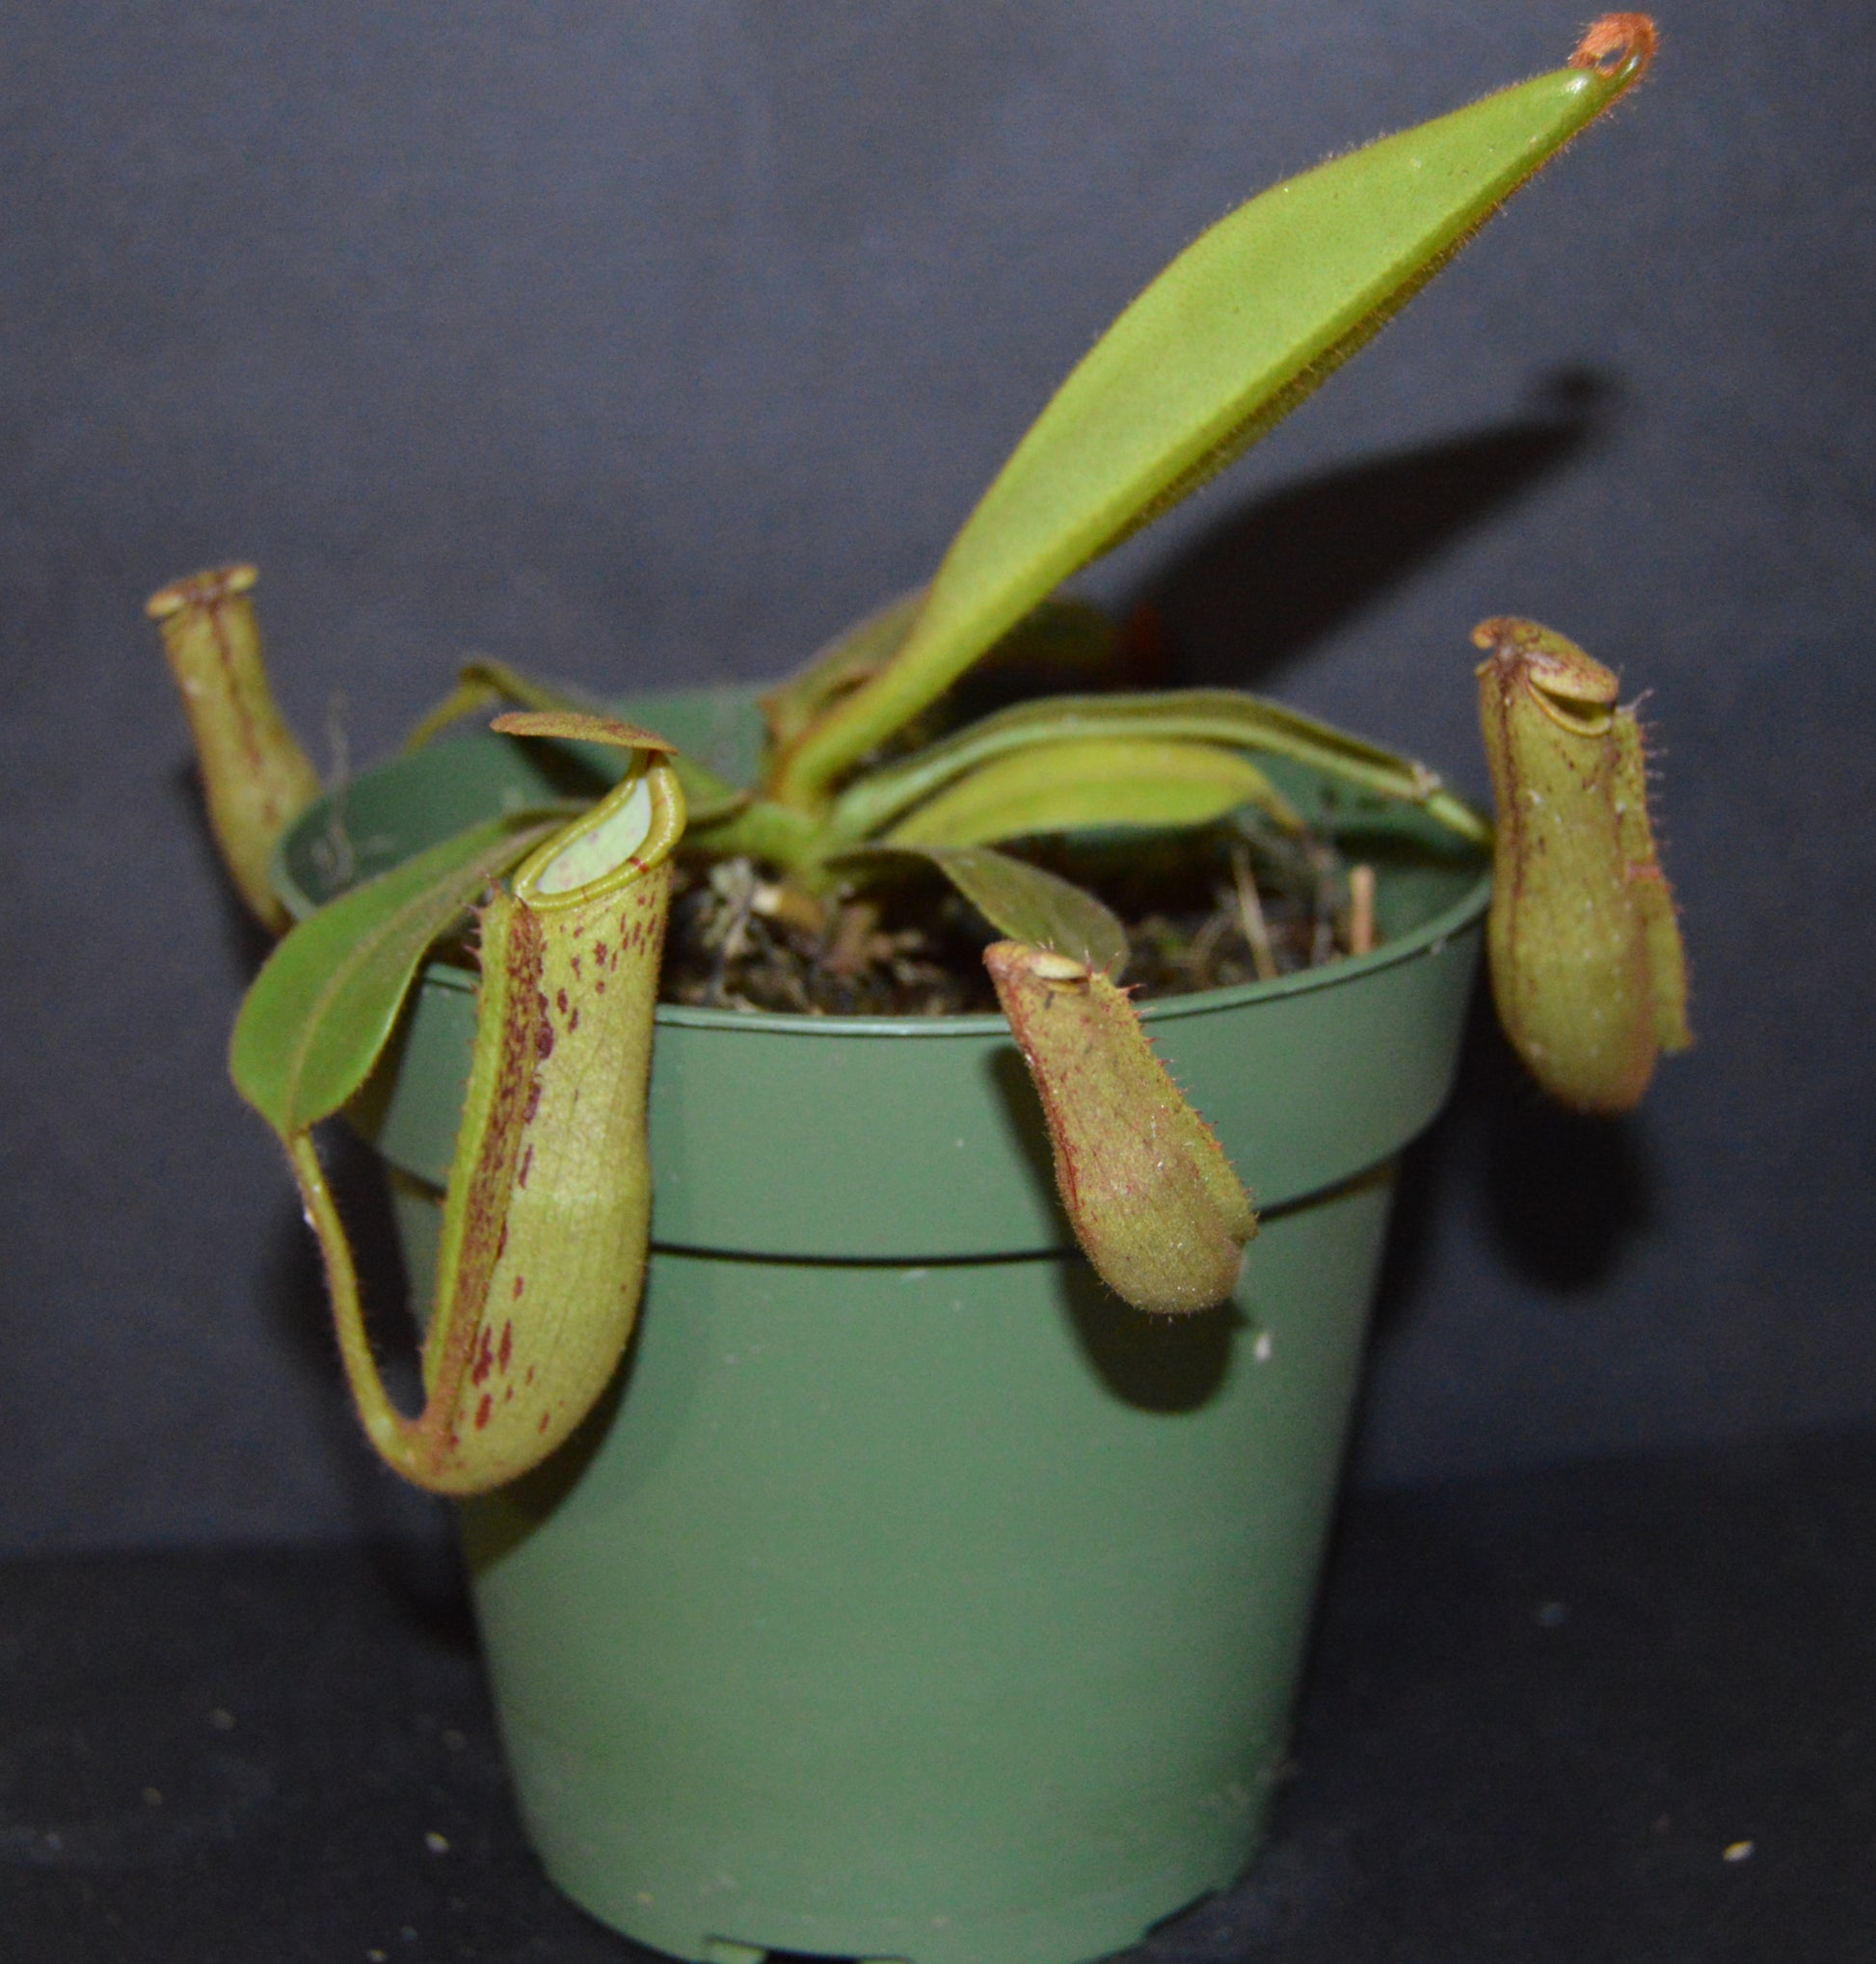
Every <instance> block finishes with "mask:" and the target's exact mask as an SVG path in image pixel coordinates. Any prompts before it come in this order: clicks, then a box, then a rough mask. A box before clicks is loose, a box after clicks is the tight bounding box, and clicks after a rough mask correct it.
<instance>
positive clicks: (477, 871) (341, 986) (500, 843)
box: [228, 813, 565, 1137]
mask: <svg viewBox="0 0 1876 1964" xmlns="http://www.w3.org/2000/svg"><path fill="white" fill-rule="evenodd" d="M530 818H533V819H534V820H535V822H532V823H529V822H528V820H529V819H530ZM564 822H565V815H564V814H561V815H559V816H556V817H554V818H552V819H549V820H546V821H541V820H540V819H539V817H538V815H537V814H529V813H513V814H506V815H504V816H503V817H501V818H498V819H488V820H485V821H483V822H482V823H481V824H479V825H475V826H472V827H471V828H470V829H469V831H467V832H462V833H459V834H458V835H457V836H456V837H455V838H454V839H445V840H444V841H443V842H442V845H440V846H433V847H430V849H429V850H428V851H427V852H419V853H418V854H417V855H416V856H415V858H414V859H408V860H406V861H405V862H404V864H403V865H402V866H398V867H393V868H392V869H391V871H390V872H389V873H387V874H380V875H379V877H378V878H376V879H373V880H367V881H366V882H365V884H364V885H363V886H359V887H354V888H353V889H352V891H351V892H350V893H346V894H341V895H340V896H339V898H338V899H337V900H335V901H333V902H332V903H331V904H330V905H329V906H325V907H321V908H320V910H319V911H318V912H317V913H316V914H313V915H311V916H309V917H308V919H307V920H304V921H302V922H301V923H300V925H299V926H298V927H297V928H294V929H293V931H292V932H291V933H290V934H288V935H287V937H286V938H285V940H283V941H282V942H281V944H280V946H279V947H278V948H276V949H275V950H274V952H273V954H272V955H270V956H269V957H268V959H267V963H266V965H265V967H263V968H262V969H261V971H260V973H259V975H258V976H256V977H255V983H254V986H253V987H252V988H251V989H250V990H249V991H248V997H247V1000H246V1002H244V1003H243V1004H242V1006H241V1013H240V1015H239V1017H238V1018H237V1019H236V1021H235V1025H234V1038H233V1042H232V1043H231V1045H230V1046H229V1051H228V1069H229V1073H230V1074H231V1075H232V1077H233V1079H234V1085H235V1089H236V1090H238V1091H239V1092H240V1093H241V1095H242V1096H243V1097H244V1098H246V1099H247V1101H248V1102H249V1104H251V1105H252V1106H254V1108H255V1111H257V1112H258V1113H259V1114H260V1116H261V1117H263V1118H265V1119H266V1120H267V1122H268V1123H269V1124H270V1125H272V1126H273V1128H274V1130H275V1131H276V1132H278V1133H280V1134H281V1136H282V1137H285V1136H288V1135H290V1134H292V1133H296V1132H301V1131H304V1130H305V1129H306V1128H307V1127H308V1126H309V1125H313V1124H316V1123H317V1122H318V1121H319V1120H320V1119H321V1118H325V1117H330V1116H331V1115H332V1114H333V1113H334V1112H336V1111H337V1110H338V1108H339V1107H340V1106H341V1105H343V1104H344V1103H345V1101H346V1099H348V1098H349V1097H350V1096H351V1095H352V1093H353V1092H354V1091H356V1090H358V1089H359V1087H360V1086H361V1085H362V1084H363V1083H364V1081H365V1079H366V1078H367V1077H368V1076H369V1075H370V1073H371V1066H372V1065H373V1064H374V1063H377V1061H378V1055H379V1053H380V1052H381V1051H382V1050H383V1049H384V1047H385V1045H386V1043H387V1042H389V1039H390V1033H391V1030H392V1028H393V1027H394V1025H395V1024H396V1021H397V1013H398V1010H399V1009H401V1008H402V1007H403V1003H404V998H405V996H406V995H407V994H408V993H409V991H410V986H411V982H412V980H413V978H414V977H415V974H416V971H417V967H418V965H419V964H420V963H421V962H422V960H423V957H424V955H425V954H426V953H427V952H428V951H429V948H430V945H431V943H432V942H433V941H435V940H436V938H437V937H438V935H440V934H441V933H442V931H443V930H444V929H445V928H447V927H448V926H449V925H450V923H451V922H452V921H454V920H455V919H456V918H457V917H458V916H459V915H460V914H461V913H462V912H463V911H464V909H465V908H466V907H468V906H469V904H470V903H471V902H472V901H474V900H475V898H476V897H477V895H479V894H480V893H481V892H482V891H483V889H484V888H485V887H487V886H488V884H489V882H490V881H491V880H493V879H496V878H498V877H499V876H500V875H501V874H503V873H505V872H507V870H508V869H509V868H510V867H511V866H514V865H515V864H516V863H517V862H518V861H520V860H521V859H522V858H523V857H524V856H525V854H526V853H527V852H528V851H529V850H530V849H531V848H532V847H535V846H538V845H539V844H540V843H541V842H542V841H543V840H545V839H548V838H549V837H551V836H552V834H553V833H554V832H555V831H556V830H557V829H558V828H559V827H560V826H561V825H562V824H563V823H564Z"/></svg>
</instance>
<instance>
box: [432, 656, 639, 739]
mask: <svg viewBox="0 0 1876 1964" xmlns="http://www.w3.org/2000/svg"><path fill="white" fill-rule="evenodd" d="M499 702H511V703H519V704H520V705H521V706H522V708H523V709H524V710H571V711H574V712H576V713H582V714H589V715H602V714H603V713H604V709H603V705H602V704H601V703H600V702H598V701H597V700H596V699H595V698H594V697H592V696H589V695H587V694H585V693H584V692H582V691H581V690H579V689H576V688H574V687H572V686H569V685H568V684H565V683H557V682H539V681H537V680H536V679H535V678H534V677H533V676H531V675H523V673H522V671H521V670H520V669H519V668H511V667H509V665H508V663H507V662H505V661H491V660H489V659H486V658H484V657H478V658H477V659H475V660H473V661H465V662H464V663H463V665H462V667H461V668H459V669H458V670H457V671H456V686H455V687H454V688H453V689H451V690H450V692H449V693H448V694H447V695H446V696H444V697H443V699H442V702H440V703H439V704H438V705H437V706H436V708H435V709H433V710H432V711H431V712H430V713H429V714H428V715H427V716H425V717H424V718H423V720H422V721H421V722H420V723H419V724H418V725H417V726H416V728H415V730H413V731H412V732H411V734H410V735H409V736H408V737H406V738H405V740H404V748H405V749H406V750H421V749H422V748H423V746H424V745H425V744H426V743H428V742H429V741H430V740H432V739H433V738H435V737H437V736H440V735H441V734H442V732H443V731H444V730H446V729H447V728H448V727H449V725H450V724H451V723H453V722H455V721H456V720H457V718H458V717H459V716H467V715H469V714H470V713H473V712H474V711H476V710H486V709H490V708H492V707H493V706H494V705H495V704H496V703H499Z"/></svg>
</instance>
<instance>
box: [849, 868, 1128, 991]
mask: <svg viewBox="0 0 1876 1964" xmlns="http://www.w3.org/2000/svg"><path fill="white" fill-rule="evenodd" d="M888 854H890V855H892V856H894V857H898V856H901V855H902V856H904V857H907V858H914V859H922V860H924V861H925V863H926V864H927V865H930V866H935V867H936V868H937V869H938V871H939V872H940V873H942V874H944V875H945V877H946V878H947V879H948V880H950V881H951V885H952V886H954V887H955V888H956V889H957V891H958V892H959V893H961V894H962V895H963V896H964V898H965V899H966V900H967V901H970V903H971V904H972V906H974V907H975V908H976V909H977V910H978V913H979V914H981V915H982V916H983V918H984V919H985V920H986V921H988V922H989V923H990V925H991V926H992V927H993V928H996V930H997V931H998V933H1000V934H1005V935H1007V936H1008V937H1009V938H1010V939H1011V940H1012V941H1026V942H1028V943H1030V944H1031V945H1032V947H1036V948H1047V949H1052V950H1054V951H1055V952H1056V953H1057V954H1059V955H1070V956H1072V957H1073V958H1074V959H1075V960H1076V961H1079V962H1081V963H1082V964H1083V965H1084V966H1085V967H1087V968H1091V969H1100V970H1102V971H1103V972H1105V973H1106V974H1108V975H1118V974H1119V973H1120V971H1121V970H1122V969H1123V968H1125V967H1126V965H1127V930H1126V928H1123V927H1122V926H1121V925H1120V923H1119V922H1118V921H1117V920H1115V918H1114V917H1113V915H1112V914H1111V913H1110V912H1109V911H1108V909H1107V908H1106V907H1105V906H1103V905H1102V904H1101V902H1100V901H1097V900H1096V899H1095V898H1094V896H1093V895H1092V894H1091V893H1088V892H1086V891H1085V889H1084V888H1082V887H1078V886H1076V885H1074V884H1073V882H1072V881H1069V880H1065V879H1062V878H1060V877H1059V876H1058V875H1057V874H1053V873H1045V872H1044V871H1043V870H1042V868H1041V867H1039V866H1032V865H1030V864H1029V862H1028V861H1027V860H1022V859H1012V858H1011V857H1010V856H1009V855H1008V853H1006V852H998V851H995V850H993V849H992V848H991V847H988V846H863V847H858V848H857V849H856V850H855V851H852V852H848V853H844V854H842V856H841V863H842V864H843V865H852V864H854V863H856V862H862V863H863V862H865V861H866V860H869V859H872V858H875V857H880V856H885V855H888Z"/></svg>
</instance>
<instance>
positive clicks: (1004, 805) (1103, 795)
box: [883, 737, 1300, 846]
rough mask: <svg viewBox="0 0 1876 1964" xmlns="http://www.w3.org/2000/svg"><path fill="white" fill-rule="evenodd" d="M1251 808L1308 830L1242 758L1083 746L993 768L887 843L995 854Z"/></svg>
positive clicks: (999, 761)
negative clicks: (1035, 840) (1009, 846)
mask: <svg viewBox="0 0 1876 1964" xmlns="http://www.w3.org/2000/svg"><path fill="white" fill-rule="evenodd" d="M1246 804H1251V805H1257V806H1259V807H1260V808H1261V809H1262V810H1264V811H1267V812H1269V813H1270V814H1271V816H1272V817H1273V818H1274V819H1275V820H1276V821H1277V822H1278V823H1279V824H1282V825H1285V826H1287V827H1289V828H1291V829H1293V830H1294V829H1296V828H1297V827H1298V825H1299V824H1300V821H1299V820H1298V818H1297V815H1296V813H1295V812H1294V811H1292V810H1291V809H1290V807H1289V805H1288V804H1286V803H1285V802H1284V800H1283V798H1282V797H1281V796H1280V795H1279V794H1278V793H1277V790H1276V788H1275V786H1274V785H1273V784H1272V783H1271V781H1270V779H1269V778H1267V777H1266V776H1265V775H1264V773H1263V772H1262V771H1261V770H1259V769H1258V768H1257V767H1256V766H1255V765H1254V764H1251V763H1248V762H1247V761H1246V759H1245V758H1243V757H1241V756H1239V755H1238V753H1237V752H1236V751H1235V750H1226V749H1222V748H1220V747H1219V745H1218V744H1216V743H1189V742H1180V741H1177V740H1166V739H1162V738H1150V737H1149V738H1140V737H1124V738H1123V737H1083V738H1077V739H1074V740H1064V741H1062V742H1059V743H1047V744H1034V745H1032V746H1031V747H1030V748H1028V749H1024V750H1017V751H1014V752H1011V753H1010V754H1008V755H1006V756H1003V757H996V758H993V759H992V760H991V761H990V762H989V763H988V764H985V765H982V766H980V767H978V769H976V770H974V771H972V772H970V773H969V774H968V775H966V776H963V777H960V778H957V779H956V780H954V781H953V782H952V783H951V784H950V785H949V786H947V787H946V789H945V790H943V791H941V792H939V793H938V794H937V795H936V796H935V797H932V798H929V799H927V800H926V801H925V803H924V804H922V805H920V806H919V807H918V808H917V809H916V810H914V811H912V812H910V813H909V814H907V815H906V817H904V818H902V819H901V820H900V821H898V824H897V825H895V826H894V827H893V829H892V830H891V831H890V832H888V833H887V834H886V836H885V839H884V841H883V843H884V844H886V845H888V846H986V845H993V844H995V842H996V841H998V840H999V839H1021V838H1030V837H1033V836H1035V835H1036V834H1038V833H1045V832H1085V831H1102V830H1106V829H1107V828H1109V827H1111V826H1115V825H1138V826H1153V827H1168V826H1174V827H1177V826H1189V825H1206V824H1210V823H1211V821H1213V820H1214V819H1219V818H1222V817H1223V816H1224V814H1225V813H1226V812H1229V811H1233V810H1235V809H1236V808H1237V807H1238V806H1239V805H1246Z"/></svg>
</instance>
